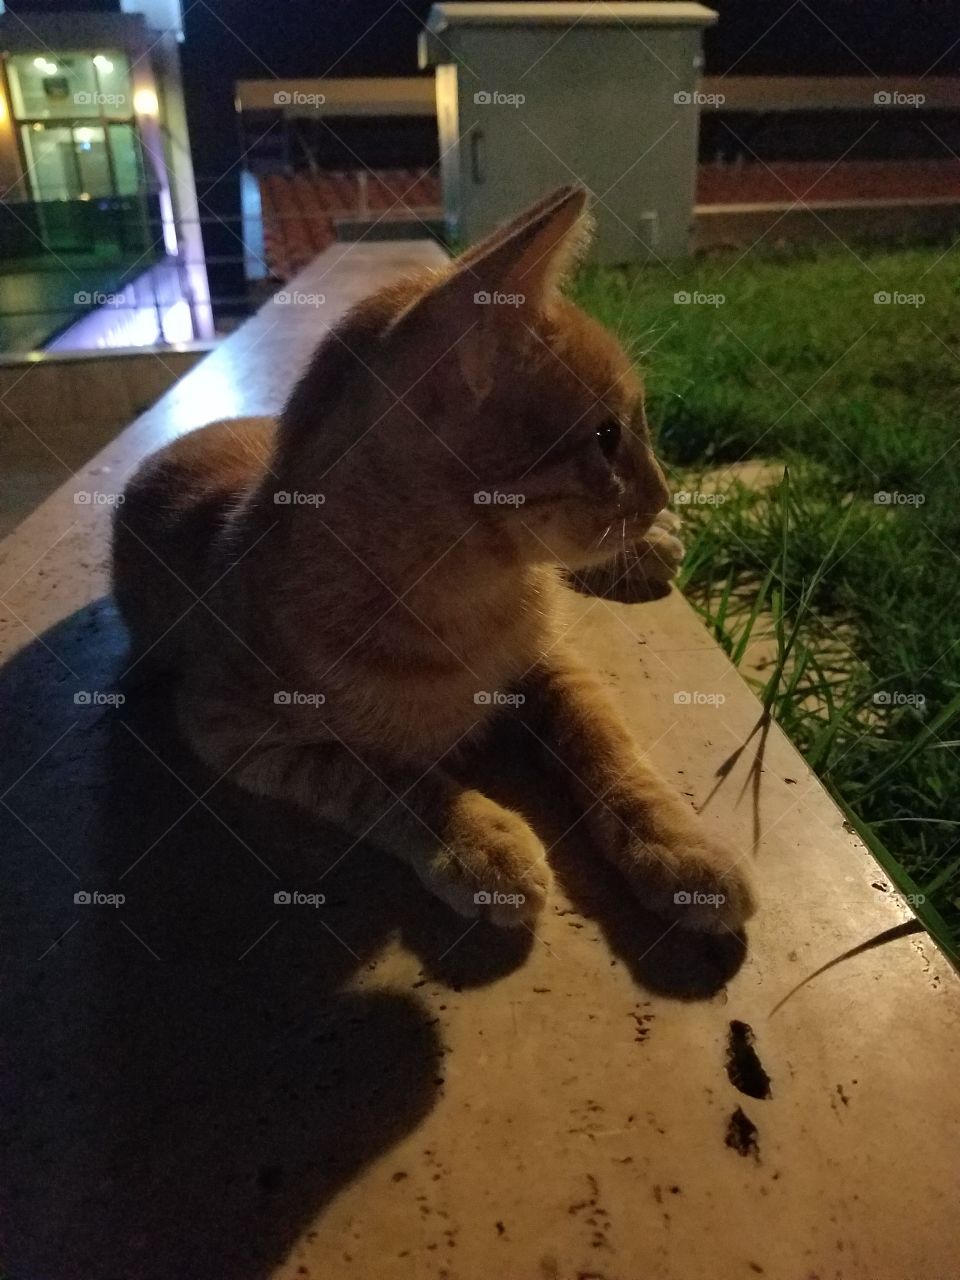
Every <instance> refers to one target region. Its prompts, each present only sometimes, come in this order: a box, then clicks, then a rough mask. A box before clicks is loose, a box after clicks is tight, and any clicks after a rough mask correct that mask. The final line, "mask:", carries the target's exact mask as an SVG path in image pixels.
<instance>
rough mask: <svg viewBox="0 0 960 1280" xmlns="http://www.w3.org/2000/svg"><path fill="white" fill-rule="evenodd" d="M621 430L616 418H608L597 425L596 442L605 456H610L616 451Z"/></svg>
mask: <svg viewBox="0 0 960 1280" xmlns="http://www.w3.org/2000/svg"><path fill="white" fill-rule="evenodd" d="M622 432H623V428H622V427H621V426H620V423H619V422H618V421H617V420H616V418H608V419H607V421H606V422H603V423H601V424H600V426H599V427H597V431H596V437H597V444H598V445H599V446H600V452H601V453H602V454H603V456H604V457H605V458H612V457H613V455H614V454H615V453H616V452H617V446H618V445H619V443H620V436H621V435H622Z"/></svg>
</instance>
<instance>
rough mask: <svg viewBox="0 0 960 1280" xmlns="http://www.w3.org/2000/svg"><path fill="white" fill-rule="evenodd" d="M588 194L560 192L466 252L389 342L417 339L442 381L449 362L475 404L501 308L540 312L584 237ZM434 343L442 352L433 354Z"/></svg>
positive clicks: (488, 378) (400, 320) (406, 314)
mask: <svg viewBox="0 0 960 1280" xmlns="http://www.w3.org/2000/svg"><path fill="white" fill-rule="evenodd" d="M586 202H587V193H586V191H585V190H584V188H583V187H580V186H567V187H561V188H560V189H559V190H557V191H554V192H552V193H551V194H550V195H548V196H545V197H544V198H543V199H542V200H539V201H537V203H536V204H534V205H531V206H530V207H529V208H528V209H526V210H525V211H524V212H523V213H521V214H520V215H519V217H517V218H515V219H514V220H513V221H512V222H510V223H508V224H507V225H506V226H504V227H501V228H498V230H496V231H494V232H493V233H492V234H491V235H489V236H487V237H486V238H485V239H484V240H481V241H480V242H479V243H478V244H476V245H474V246H472V248H470V249H469V250H467V252H466V253H464V254H463V255H462V256H461V257H460V258H458V259H457V260H456V261H455V262H454V263H453V265H452V269H451V270H450V271H449V272H448V273H447V274H446V275H444V276H442V277H441V278H440V280H439V281H438V282H437V283H436V284H435V285H434V286H433V287H432V288H429V289H427V290H426V292H425V293H423V294H422V295H421V296H420V297H419V298H417V299H416V300H415V301H414V302H413V303H411V305H410V306H409V307H407V308H406V310H405V311H403V312H402V313H401V315H399V316H398V317H397V318H396V320H395V321H394V322H393V324H392V325H391V326H390V329H389V331H388V333H389V334H390V335H403V334H408V335H411V336H413V335H416V336H417V337H418V339H419V341H417V342H416V343H412V344H411V345H412V346H415V347H417V348H418V349H419V351H420V353H421V354H423V355H425V356H426V355H427V354H428V353H432V354H431V360H432V363H431V364H430V368H431V369H434V368H435V369H436V370H437V375H438V376H442V374H443V372H444V370H445V369H446V368H449V367H450V365H451V360H452V362H453V364H454V366H455V368H456V370H457V373H458V375H459V378H460V380H461V382H462V383H464V384H465V385H466V388H467V390H468V391H469V392H470V394H471V395H472V396H473V398H474V400H475V401H477V402H479V401H481V400H483V399H484V398H485V397H486V396H487V395H489V393H490V391H491V389H492V387H493V381H494V376H495V371H496V367H497V355H498V350H497V349H498V337H499V326H498V323H497V321H498V318H499V316H500V314H501V312H502V310H503V308H504V307H508V306H510V307H516V308H517V310H518V311H521V312H522V311H538V310H540V309H541V308H542V307H543V305H544V303H545V302H546V300H547V299H548V297H549V296H550V294H551V293H552V292H553V291H554V290H555V289H556V288H557V286H558V284H559V283H560V281H561V280H562V278H563V276H564V274H565V273H566V272H567V271H568V270H569V269H570V266H571V264H572V263H573V262H574V261H575V260H576V258H577V256H578V255H579V253H580V252H581V251H582V249H583V248H584V246H585V244H586V241H587V239H588V238H589V231H590V228H589V223H588V220H587V218H586V215H585V208H586ZM438 343H442V344H443V345H442V346H441V347H439V348H438Z"/></svg>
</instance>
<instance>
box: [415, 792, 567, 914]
mask: <svg viewBox="0 0 960 1280" xmlns="http://www.w3.org/2000/svg"><path fill="white" fill-rule="evenodd" d="M444 837H445V840H446V844H445V847H444V849H443V850H442V851H441V853H440V854H439V855H438V856H437V857H436V858H434V859H433V860H431V862H430V863H429V864H426V865H423V866H419V867H418V868H417V871H418V874H419V875H420V878H421V880H423V882H424V884H426V886H427V887H428V888H429V889H430V890H431V892H432V893H434V894H436V896H437V897H438V898H442V899H443V901H444V902H446V903H447V904H448V905H449V906H450V907H452V908H453V910H454V911H456V912H457V913H458V914H459V915H462V916H466V917H467V918H471V919H475V918H477V917H478V916H480V917H484V918H486V919H488V920H490V921H491V922H492V923H493V924H495V925H499V926H501V927H502V928H516V927H518V926H520V925H526V926H527V927H532V925H533V924H534V922H535V921H536V919H537V917H538V916H539V915H540V913H541V911H542V910H543V908H544V906H545V905H546V902H547V897H548V895H549V892H550V883H551V875H550V869H549V867H548V866H547V860H546V855H545V852H544V848H543V845H542V843H541V842H540V840H539V839H538V838H537V836H536V835H535V834H534V832H533V830H532V829H531V828H530V826H529V825H528V824H527V823H526V822H525V821H524V819H523V818H521V817H520V815H519V814H516V813H513V812H512V811H511V810H509V809H505V808H503V807H502V806H501V805H499V804H497V803H496V802H495V801H493V800H490V799H488V798H487V797H486V796H484V795H482V794H481V793H480V792H478V791H470V792H466V793H464V795H462V796H461V797H460V799H459V801H458V804H457V806H456V811H455V813H454V814H452V815H451V818H450V821H449V824H448V825H447V827H446V830H445V831H444Z"/></svg>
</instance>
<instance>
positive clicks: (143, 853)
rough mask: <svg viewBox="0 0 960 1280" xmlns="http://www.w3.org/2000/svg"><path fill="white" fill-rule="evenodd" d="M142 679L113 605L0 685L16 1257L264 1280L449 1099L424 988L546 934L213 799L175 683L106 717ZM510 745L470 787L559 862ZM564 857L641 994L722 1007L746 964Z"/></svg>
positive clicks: (10, 1257)
mask: <svg viewBox="0 0 960 1280" xmlns="http://www.w3.org/2000/svg"><path fill="white" fill-rule="evenodd" d="M124 661H125V657H124V640H123V636H122V632H121V629H120V627H119V624H118V622H117V619H116V616H115V613H114V611H113V609H112V607H111V606H110V605H109V604H108V603H107V602H105V601H100V602H97V603H96V604H94V605H91V606H89V607H88V608H87V609H84V610H82V611H80V612H79V613H77V614H75V615H73V616H72V617H71V618H68V619H67V620H66V621H65V622H63V623H62V624H60V625H59V626H58V627H56V628H53V629H51V630H50V631H48V632H46V633H45V634H44V636H43V637H40V638H38V639H37V640H36V641H35V642H34V643H32V644H30V645H28V646H27V647H26V648H25V649H24V650H23V651H22V652H21V653H20V654H19V655H18V657H17V658H16V659H15V660H14V661H13V662H11V663H10V664H8V665H7V666H6V667H4V668H3V670H2V671H0V703H2V705H3V707H4V715H5V717H6V722H7V724H8V725H10V726H11V727H12V726H15V729H16V732H15V734H14V735H11V736H12V739H13V740H12V741H11V744H10V747H9V748H8V750H7V752H6V753H5V755H4V756H3V757H2V758H0V796H2V797H3V800H2V805H0V844H2V846H3V848H4V850H5V852H6V854H7V882H8V886H9V892H8V894H7V895H6V899H5V906H4V914H5V915H6V916H7V919H6V921H5V927H4V935H5V938H6V941H7V947H6V951H7V955H8V957H9V958H10V959H12V960H13V964H12V965H11V973H10V976H9V978H8V981H7V982H6V984H5V994H4V996H3V1021H4V1026H5V1027H6V1028H7V1040H8V1043H9V1056H10V1061H9V1062H8V1064H7V1067H8V1073H9V1077H8V1078H9V1079H11V1080H12V1081H13V1088H12V1094H13V1096H12V1099H11V1106H10V1123H9V1124H8V1126H7V1128H8V1133H7V1138H8V1140H7V1142H6V1143H5V1145H4V1149H3V1151H4V1154H3V1157H2V1160H3V1161H4V1163H5V1164H6V1169H5V1172H4V1183H5V1185H6V1186H7V1188H8V1190H9V1193H10V1203H11V1205H12V1207H13V1212H12V1214H11V1215H10V1224H9V1226H8V1230H7V1239H6V1258H5V1262H6V1264H7V1266H8V1267H9V1269H10V1272H11V1274H12V1275H15V1276H34V1275H37V1276H39V1275H56V1276H57V1277H58V1280H121V1278H122V1280H161V1278H162V1280H170V1277H177V1280H193V1277H197V1280H200V1278H201V1277H202V1278H203V1280H208V1277H210V1276H217V1277H218V1280H258V1278H259V1277H263V1276H266V1275H267V1274H268V1273H269V1272H270V1270H271V1268H272V1267H274V1266H276V1265H277V1264H278V1262H279V1261H280V1260H281V1259H283V1258H284V1257H286V1256H287V1254H288V1252H289V1250H290V1248H291V1246H292V1245H293V1243H294V1241H295V1240H296V1239H297V1238H298V1236H299V1235H300V1234H301V1233H302V1232H303V1231H304V1230H306V1229H307V1228H308V1225H309V1224H310V1223H311V1222H312V1221H314V1220H315V1219H316V1218H317V1215H318V1213H319V1211H320V1210H322V1207H323V1205H324V1204H325V1203H327V1202H328V1201H329V1200H330V1199H331V1198H332V1197H333V1196H334V1195H335V1194H336V1193H337V1191H338V1190H340V1189H341V1188H342V1187H344V1186H345V1185H346V1184H348V1183H349V1182H350V1181H351V1180H352V1179H353V1178H355V1177H356V1176H357V1174H358V1173H359V1172H360V1171H361V1170H362V1169H363V1168H364V1167H365V1166H366V1165H368V1164H369V1163H371V1162H372V1161H373V1160H374V1159H376V1158H378V1157H382V1156H383V1155H384V1154H385V1153H387V1152H389V1151H390V1150H391V1148H393V1147H394V1146H395V1145H396V1144H397V1143H398V1142H399V1141H400V1140H401V1139H402V1138H403V1137H404V1136H405V1135H407V1134H409V1133H411V1132H412V1131H413V1130H414V1129H415V1128H416V1127H417V1125H418V1124H419V1123H420V1122H421V1120H422V1119H423V1118H424V1117H425V1116H426V1115H427V1114H428V1113H429V1112H430V1110H431V1109H432V1107H433V1106H434V1105H435V1103H436V1102H437V1100H438V1097H439V1096H440V1094H441V1091H442V1089H443V1074H444V1059H445V1053H446V1052H447V1050H446V1047H445V1046H444V1045H443V1043H442V1041H441V1036H440V1032H439V1029H438V1022H437V1018H436V1014H435V1010H434V1008H432V1007H431V1006H430V1004H428V1003H427V1001H426V1000H425V999H424V996H425V994H427V992H430V991H431V990H436V986H439V987H440V989H441V992H442V994H441V995H440V997H439V1002H441V1003H442V1002H445V1001H453V1000H462V999H469V988H471V987H475V986H478V985H481V984H485V983H489V982H493V981H496V980H497V979H498V978H500V977H502V976H503V975H505V974H506V973H508V972H509V971H510V970H512V969H513V968H515V967H517V966H518V965H520V964H522V963H523V961H524V959H525V957H526V955H527V953H528V951H529V949H530V947H531V946H532V945H533V937H532V935H531V934H530V933H529V932H527V931H526V930H522V929H521V930H517V931H511V932H504V931H500V930H496V929H493V928H492V927H490V926H488V925H485V924H480V925H477V926H475V927H474V928H472V929H469V930H468V929H467V927H466V925H465V922H464V921H462V920H461V919H459V918H458V917H456V916H454V915H453V914H452V913H450V912H449V911H448V910H447V908H445V907H444V906H443V905H442V904H440V903H439V902H436V901H435V900H433V899H432V898H431V897H430V896H429V895H428V894H427V893H426V892H425V891H423V890H422V889H421V888H420V886H419V884H418V882H417V881H416V880H415V879H414V878H413V876H412V875H411V874H410V873H409V872H408V871H407V870H406V869H405V868H403V867H401V866H400V865H399V864H397V863H395V862H394V861H393V860H391V859H389V858H385V857H383V856H382V855H380V854H378V853H377V852H376V851H375V850H373V849H371V848H370V847H368V846H367V845H365V844H363V843H360V844H356V845H353V842H352V841H350V840H349V839H348V838H346V837H344V836H342V835H338V834H336V833H334V832H332V831H328V830H324V829H321V828H318V827H317V826H316V825H315V824H312V823H310V822H309V821H308V820H306V819H305V818H301V817H299V816H298V815H297V814H295V813H294V812H292V811H291V810H289V809H287V808H284V807H281V806H279V805H276V804H272V803H268V802H265V801H261V800H255V799H254V798H252V797H248V796H245V795H244V794H243V793H242V792H240V791H239V790H237V789H235V788H234V787H232V786H230V785H229V784H228V783H220V784H218V785H214V786H213V787H212V788H211V781H212V780H211V779H210V778H209V776H207V775H205V774H204V772H203V771H202V770H200V769H199V768H198V767H197V766H196V765H194V764H193V763H192V761H191V759H190V756H189V753H188V752H187V751H186V749H185V747H184V745H183V743H182V741H181V740H180V738H179V735H178V734H177V732H176V729H175V727H174V725H173V723H172V717H171V713H170V690H169V688H167V687H165V686H163V685H160V686H155V687H149V686H148V687H146V688H143V689H141V690H139V691H138V692H135V693H131V694H129V696H128V701H127V702H126V703H125V704H124V705H122V706H120V707H111V706H110V705H109V704H104V703H101V702H99V701H98V699H100V698H102V697H103V695H104V694H112V693H113V692H115V691H116V677H117V674H118V672H119V671H120V670H122V668H123V665H124ZM78 693H82V694H89V695H90V698H89V700H88V701H86V702H84V701H83V700H82V699H81V701H80V702H77V701H76V700H75V699H76V695H77V694H78ZM500 737H501V739H503V741H502V742H500V743H498V744H497V750H496V753H493V754H491V753H487V754H486V755H485V757H484V759H483V760H481V761H480V762H479V763H478V769H479V771H480V772H481V773H482V772H483V771H484V770H486V772H487V774H488V775H489V774H491V773H492V774H493V778H492V782H491V786H490V789H491V790H492V791H494V792H496V791H497V790H498V789H499V791H500V793H501V795H503V798H505V799H509V798H513V799H515V800H516V799H517V798H518V796H517V792H518V791H519V793H520V797H519V798H520V799H522V803H521V806H520V807H521V808H523V809H524V810H526V811H527V812H528V813H530V815H531V817H532V818H534V820H535V822H536V823H537V825H538V828H539V829H540V831H541V834H542V835H543V836H544V839H545V842H546V843H548V844H551V843H553V842H554V841H555V840H556V838H557V836H558V835H559V834H560V833H561V832H562V831H563V829H564V827H565V826H567V825H569V824H568V821H567V818H568V814H567V813H566V811H565V810H564V806H563V804H562V803H561V802H560V801H559V800H558V795H557V788H556V785H555V783H553V782H551V783H549V785H546V786H545V785H544V778H543V775H542V774H539V775H538V774H537V773H536V771H535V772H534V773H530V767H531V762H530V759H529V751H528V750H526V749H525V747H524V744H523V743H522V742H520V741H519V738H518V735H517V733H516V732H513V733H511V732H510V731H509V730H507V729H505V730H504V732H503V733H502V734H501V735H500ZM504 743H506V744H507V746H506V751H507V754H503V755H501V754H500V751H501V748H502V747H503V746H504ZM511 743H512V745H509V744H511ZM494 760H495V761H496V764H495V765H494V763H493V762H494ZM208 788H210V789H208ZM511 792H512V793H513V795H512V796H510V795H508V794H505V793H511ZM575 834H576V830H575V832H574V837H575ZM551 858H552V860H553V862H554V867H555V871H556V873H557V877H558V879H559V881H560V883H561V885H562V886H563V888H564V889H565V890H566V892H567V894H568V895H569V896H570V898H571V900H572V901H573V902H574V904H575V906H576V907H577V908H578V909H579V910H582V911H583V912H585V913H586V914H588V915H590V916H592V917H593V918H595V919H596V920H597V921H598V922H599V923H600V925H601V927H602V929H603V931H604V934H605V936H606V938H607V939H608V941H609V943H610V945H611V948H612V949H613V951H614V952H615V954H617V955H618V956H620V957H621V958H622V959H623V960H624V961H625V962H626V963H627V964H629V966H630V968H631V971H632V972H633V974H634V976H635V977H636V978H637V980H638V981H640V982H643V983H644V984H645V985H647V986H648V987H650V988H653V989H656V990H659V991H663V992H669V993H671V994H674V995H680V996H694V995H695V996H706V995H710V994H711V993H712V992H713V991H716V990H717V989H718V988H719V987H720V986H721V985H722V983H723V982H724V981H725V979H726V978H727V977H728V976H729V975H730V973H732V972H733V971H734V970H735V968H736V966H737V964H738V963H739V959H740V958H741V955H742V952H740V953H738V952H737V949H736V947H733V948H732V949H731V948H727V949H726V951H725V950H724V946H723V944H720V945H719V950H718V949H717V944H715V943H710V944H709V945H707V946H706V948H705V947H704V945H703V944H701V943H697V942H695V941H694V940H691V939H689V937H681V938H678V939H673V937H672V935H670V936H668V937H666V938H664V937H662V934H663V929H664V926H663V922H662V921H659V920H657V919H656V918H655V917H651V916H649V915H648V914H647V913H644V912H643V911H642V910H641V909H640V908H639V907H637V905H636V904H635V903H634V902H633V901H632V900H630V899H629V898H628V897H627V895H625V893H624V891H623V886H622V885H620V884H619V883H618V882H617V879H616V877H615V876H614V874H613V873H612V872H609V871H607V870H606V869H605V868H604V867H603V866H602V864H599V863H598V862H596V860H595V859H593V858H587V859H585V858H584V856H583V847H582V843H581V842H580V841H579V840H577V839H576V838H573V837H572V838H568V839H567V840H561V841H560V842H559V844H557V846H556V848H555V849H554V850H553V851H552V854H551ZM77 893H81V894H82V893H87V894H90V895H91V896H94V895H96V894H100V895H120V894H122V895H123V898H124V900H123V901H122V903H119V904H118V905H111V904H110V903H109V901H101V902H97V901H91V902H83V901H79V902H78V901H75V894H77ZM278 893H279V894H283V893H287V894H290V895H291V897H292V896H293V895H294V894H296V893H299V894H302V895H311V894H322V895H323V896H324V899H325V900H324V902H323V904H322V905H317V906H311V905H307V904H306V903H298V902H296V901H290V902H283V901H276V900H275V895H276V894H278ZM678 932H679V931H674V933H678ZM394 946H399V947H400V949H401V952H402V955H401V956H400V957H396V956H394V957H393V958H392V959H391V962H390V967H389V973H390V979H389V981H387V979H386V978H385V977H384V978H381V976H380V975H381V961H382V957H383V955H384V953H385V951H386V950H387V949H388V948H390V947H394ZM403 973H405V975H406V976H405V978H404V979H403V980H400V981H398V976H397V975H398V974H403ZM435 1003H436V1002H435ZM398 1172H405V1173H408V1174H410V1173H413V1172H415V1171H414V1170H409V1169H404V1170H402V1171H401V1170H399V1169H398ZM413 1182H414V1179H412V1178H409V1179H407V1180H403V1181H399V1182H398V1184H397V1185H398V1188H399V1190H398V1194H403V1190H402V1189H403V1188H404V1187H405V1186H409V1185H411V1184H412V1183H413ZM411 1212H413V1208H411Z"/></svg>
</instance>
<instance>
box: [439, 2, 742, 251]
mask: <svg viewBox="0 0 960 1280" xmlns="http://www.w3.org/2000/svg"><path fill="white" fill-rule="evenodd" d="M716 18H717V15H716V14H715V13H714V12H713V11H712V10H711V9H707V8H704V7H703V6H702V5H699V4H635V3H631V4H617V3H609V4H607V3H604V4H597V3H585V4H584V3H576V4H573V3H560V4H544V3H522V4H504V3H494V4H468V3H450V4H435V5H434V6H433V8H432V9H431V10H430V15H429V18H428V19H427V25H426V29H425V30H424V31H423V32H421V35H420V65H421V67H424V68H425V67H430V66H434V67H436V85H437V118H438V124H439V131H440V156H441V173H442V177H443V203H444V215H445V221H446V225H447V231H448V234H449V235H450V236H451V238H452V239H454V240H455V241H457V242H458V243H460V244H470V243H472V242H473V241H475V240H476V239H478V237H480V236H482V235H484V234H485V233H486V232H487V231H490V230H491V229H492V228H493V227H495V226H496V225H497V224H498V223H499V222H502V221H503V219H504V218H507V217H509V216H510V215H511V214H514V213H516V211H517V210H518V209H521V208H522V207H523V206H524V204H527V203H529V202H530V201H532V200H535V199H536V198H537V197H538V196H541V195H543V193H544V192H545V191H547V190H549V189H550V188H551V187H554V186H559V185H561V184H562V183H565V182H572V181H574V180H575V179H580V180H581V181H582V182H584V183H585V184H586V185H587V186H588V187H589V188H590V190H591V191H592V192H593V195H594V204H593V210H594V215H595V217H596V220H597V234H596V238H595V240H594V243H593V249H592V253H591V257H592V259H593V260H594V261H597V262H605V263H622V262H636V261H641V262H643V261H648V260H650V259H654V260H656V259H669V258H676V257H680V256H682V255H684V254H685V253H687V252H688V249H689V240H690V232H691V225H692V221H693V205H694V198H695V186H696V166H697V133H698V127H699V115H700V105H701V102H702V101H703V95H702V94H701V93H699V91H698V85H699V80H700V70H701V67H702V64H703V55H702V40H703V30H704V28H705V27H707V26H710V25H711V24H712V23H714V22H715V21H716Z"/></svg>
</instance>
